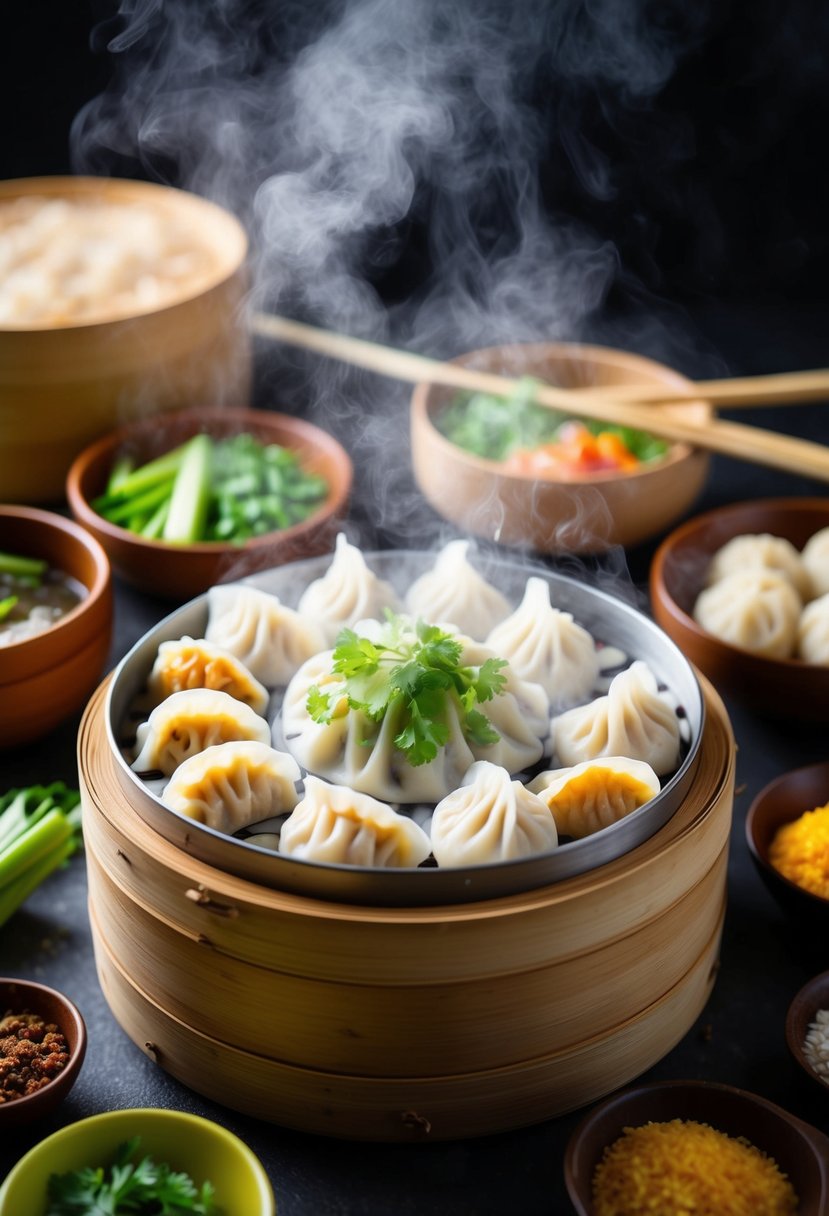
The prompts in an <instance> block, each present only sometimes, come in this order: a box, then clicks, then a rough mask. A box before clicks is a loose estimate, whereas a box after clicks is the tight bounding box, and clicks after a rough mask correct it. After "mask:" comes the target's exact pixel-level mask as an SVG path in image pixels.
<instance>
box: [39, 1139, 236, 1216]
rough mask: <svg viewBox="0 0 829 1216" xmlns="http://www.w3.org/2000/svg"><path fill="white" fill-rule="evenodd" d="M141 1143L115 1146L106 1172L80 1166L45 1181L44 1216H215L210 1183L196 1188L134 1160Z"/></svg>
mask: <svg viewBox="0 0 829 1216" xmlns="http://www.w3.org/2000/svg"><path fill="white" fill-rule="evenodd" d="M139 1143H140V1137H138V1136H135V1137H133V1139H132V1140H127V1141H126V1142H125V1143H124V1144H121V1145H119V1146H118V1149H117V1151H116V1153H115V1160H114V1161H113V1163H112V1165H111V1166H109V1167H108V1168H104V1167H102V1166H98V1167H92V1166H85V1167H84V1168H83V1169H79V1170H72V1171H71V1172H69V1173H67V1174H52V1175H50V1177H49V1184H48V1201H49V1206H48V1208H47V1209H46V1216H121V1214H122V1213H123V1214H124V1216H126V1214H127V1213H132V1214H133V1216H220V1209H219V1208H217V1207H216V1206H215V1204H214V1202H213V1196H214V1188H213V1185H212V1183H210V1182H204V1183H203V1184H202V1186H201V1187H196V1184H195V1183H194V1182H193V1180H192V1178H190V1176H189V1175H188V1174H180V1173H176V1172H175V1171H174V1170H171V1169H170V1167H169V1165H166V1164H164V1163H163V1162H161V1163H159V1162H155V1161H153V1160H152V1158H151V1157H142V1158H141V1160H140V1161H138V1162H137V1163H133V1161H131V1160H130V1159H131V1158H132V1157H134V1156H135V1154H136V1153H137V1150H138V1146H139Z"/></svg>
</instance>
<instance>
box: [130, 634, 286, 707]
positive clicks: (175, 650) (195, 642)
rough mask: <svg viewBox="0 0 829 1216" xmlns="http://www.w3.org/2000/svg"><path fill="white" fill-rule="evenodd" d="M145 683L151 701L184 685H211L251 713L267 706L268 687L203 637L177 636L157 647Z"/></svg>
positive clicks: (156, 700) (176, 690) (202, 686)
mask: <svg viewBox="0 0 829 1216" xmlns="http://www.w3.org/2000/svg"><path fill="white" fill-rule="evenodd" d="M147 686H148V689H149V692H150V695H151V697H152V698H153V701H154V702H158V701H163V700H164V698H165V697H169V696H170V695H171V693H174V692H183V691H184V690H185V689H187V688H212V689H214V690H215V691H216V692H226V693H228V695H229V696H231V697H235V698H236V700H237V701H244V703H245V705H249V706H250V707H251V709H252V710H253V712H254V713H257V714H264V713H265V710H266V709H267V708H268V690H267V688H265V686H264V684H260V683H259V681H258V680H256V679H254V677H253V676H252V675H251V673H250V672H249V671H248V669H247V667H245V665H244V663H243V662H242V661H241V660H240V659H237V658H236V656H235V655H233V654H231V653H230V651H229V650H225V649H224V647H222V646H216V645H215V644H214V643H213V642H208V641H206V640H205V639H204V638H199V639H194V638H189V637H183V638H177V639H175V640H174V641H170V642H162V643H161V645H160V646H159V648H158V655H157V656H156V660H155V663H154V664H153V669H152V671H151V672H150V678H149V680H148V681H147Z"/></svg>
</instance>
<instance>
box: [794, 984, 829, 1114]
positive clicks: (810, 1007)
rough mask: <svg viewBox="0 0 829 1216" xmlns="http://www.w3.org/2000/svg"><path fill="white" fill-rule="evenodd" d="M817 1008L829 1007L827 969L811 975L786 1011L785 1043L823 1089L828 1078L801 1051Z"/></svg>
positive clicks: (801, 1065) (825, 1087) (826, 1084)
mask: <svg viewBox="0 0 829 1216" xmlns="http://www.w3.org/2000/svg"><path fill="white" fill-rule="evenodd" d="M819 1009H829V971H821V972H820V974H819V975H813V976H812V978H811V979H810V980H807V981H806V983H805V984H804V985H803V987H802V988H800V989H799V990H798V991H797V992H796V993H795V995H794V997H793V998H792V1001H791V1004H790V1005H789V1008H788V1010H787V1012H786V1045H787V1047H788V1049H789V1051H790V1052H791V1054H792V1056H793V1058H794V1059H795V1060H796V1061H797V1063H798V1064H799V1065H800V1067H801V1068H802V1069H803V1071H804V1072H805V1073H806V1074H807V1075H808V1076H809V1077H811V1079H812V1080H813V1081H815V1082H816V1083H817V1084H818V1085H820V1087H821V1088H822V1089H824V1090H826V1089H827V1088H829V1080H824V1079H823V1078H822V1077H819V1076H818V1074H817V1073H816V1072H815V1070H814V1069H813V1068H812V1066H811V1064H810V1063H809V1061H808V1060H807V1059H806V1055H805V1053H804V1051H803V1040H804V1038H805V1034H806V1031H807V1029H808V1027H809V1024H810V1023H811V1022H812V1021H814V1017H815V1015H816V1013H817V1012H818V1010H819Z"/></svg>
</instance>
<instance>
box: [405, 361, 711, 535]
mask: <svg viewBox="0 0 829 1216" xmlns="http://www.w3.org/2000/svg"><path fill="white" fill-rule="evenodd" d="M457 362H458V363H461V364H464V365H466V366H469V367H476V368H480V369H482V370H485V371H498V372H503V373H505V374H507V375H513V376H522V375H530V376H536V377H537V378H538V379H540V380H544V381H548V382H549V383H552V384H556V385H560V386H562V387H565V388H586V387H591V388H592V387H601V386H604V385H607V386H611V387H612V386H613V385H623V384H664V385H666V386H669V387H671V388H676V387H677V386H679V387H685V386H687V385H688V384H689V382H688V381H687V380H685V379H684V378H683V377H682V376H680V375H679V373H678V372H675V371H673V370H672V369H671V368H668V367H665V366H663V365H662V364H660V363H655V362H654V361H653V360H651V359H646V358H644V357H643V356H641V355H634V354H629V353H628V352H627V351H621V350H612V349H608V348H605V347H599V346H581V345H576V344H569V343H542V344H538V345H529V346H521V345H515V346H497V347H491V348H489V349H487V350H480V351H474V352H472V353H471V354H468V355H464V356H462V357H461V358H460V359H458V360H457ZM454 395H455V390H453V389H450V388H445V387H441V386H438V385H434V384H419V385H417V386H416V388H415V390H414V394H413V396H412V405H411V441H412V460H413V464H414V473H415V477H416V479H417V482H418V485H419V486H420V489H421V490H422V491H423V494H424V495H425V496H426V498H427V499H428V500H429V502H430V504H431V505H432V506H433V507H434V509H435V510H436V511H437V512H438V514H440V515H442V516H444V518H446V519H448V520H450V521H451V522H452V523H454V524H457V525H458V526H459V527H461V528H464V529H466V530H468V531H469V532H473V533H474V534H475V535H477V536H483V537H486V538H487V539H489V540H496V541H498V542H500V543H501V544H504V545H514V546H517V547H528V548H532V549H535V550H537V551H539V552H544V553H561V552H571V553H572V552H577V553H594V552H601V551H603V550H606V549H608V548H610V547H611V546H613V545H637V544H639V543H641V542H642V541H645V540H648V539H649V538H651V537H653V536H657V535H659V534H660V533H662V532H665V531H666V530H667V529H668V528H669V527H670V526H671V525H672V524H673V523H674V522H675V521H676V520H677V519H679V518H680V517H681V516H682V515H683V514H684V513H685V512H686V511H687V510H689V508H690V507H691V505H692V503H693V502H694V500H695V499H696V497H697V495H698V494H699V492H700V491H701V489H702V487H703V484H704V482H705V478H706V474H707V471H708V464H709V460H708V456H707V454H706V453H704V452H702V451H698V450H692V449H691V448H689V447H688V446H686V445H685V444H679V443H678V444H673V445H672V446H671V447H670V448H669V450H668V452H667V454H666V455H665V456H664V457H663V458H662V459H660V460H654V461H649V462H647V463H644V464H642V465H640V466H639V467H638V468H635V469H633V470H628V471H624V472H618V471H602V472H598V473H594V474H592V475H590V476H586V477H584V478H580V479H578V480H567V481H564V480H556V479H553V478H546V477H545V478H537V477H532V476H525V475H521V474H515V473H507V472H505V471H504V468H503V466H502V465H501V464H499V463H498V462H496V461H493V460H484V459H482V458H480V457H478V456H475V455H473V454H472V453H470V452H466V451H464V450H463V449H462V448H459V447H457V446H456V445H455V444H454V443H451V442H450V441H449V440H448V439H447V438H446V437H445V436H444V435H442V434H441V432H440V431H439V430H438V429H437V427H436V425H435V418H436V416H437V415H438V414H439V412H440V411H441V410H442V409H443V408H444V407H445V406H446V405H448V404H449V402H450V401H451V400H452V398H453V396H454ZM658 408H660V409H668V408H669V409H671V410H672V411H675V412H676V414H677V416H678V417H682V418H686V419H690V420H692V421H699V422H702V421H705V419H706V418H708V416H709V414H710V407H709V406H708V405H707V404H706V403H705V402H703V401H694V400H689V401H687V402H682V403H681V404H680V405H676V406H670V407H668V406H660V407H658Z"/></svg>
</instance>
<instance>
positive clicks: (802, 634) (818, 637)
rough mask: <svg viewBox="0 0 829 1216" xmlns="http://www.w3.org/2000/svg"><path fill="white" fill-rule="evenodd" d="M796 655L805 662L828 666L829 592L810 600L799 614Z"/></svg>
mask: <svg viewBox="0 0 829 1216" xmlns="http://www.w3.org/2000/svg"><path fill="white" fill-rule="evenodd" d="M797 655H798V658H800V659H803V660H804V661H805V662H806V663H818V664H821V665H824V666H829V592H827V593H826V594H825V595H821V596H820V597H819V598H818V599H816V600H812V602H811V604H807V605H806V607H805V608H804V609H803V611H802V613H801V614H800V620H799V622H798V627H797Z"/></svg>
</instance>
